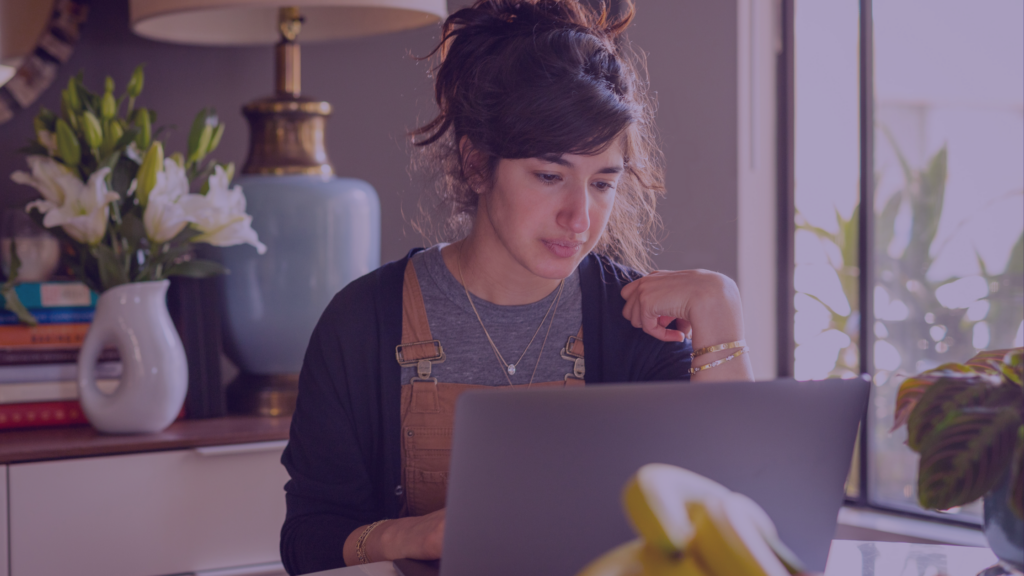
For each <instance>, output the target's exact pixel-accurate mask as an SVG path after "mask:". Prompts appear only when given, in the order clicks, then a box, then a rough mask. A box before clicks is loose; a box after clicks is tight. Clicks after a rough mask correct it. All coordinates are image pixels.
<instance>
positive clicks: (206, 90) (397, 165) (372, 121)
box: [0, 0, 737, 278]
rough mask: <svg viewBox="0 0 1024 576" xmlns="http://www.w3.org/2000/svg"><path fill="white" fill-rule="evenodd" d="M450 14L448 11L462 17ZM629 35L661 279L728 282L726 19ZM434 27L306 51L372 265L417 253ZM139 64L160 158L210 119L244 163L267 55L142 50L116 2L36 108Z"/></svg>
mask: <svg viewBox="0 0 1024 576" xmlns="http://www.w3.org/2000/svg"><path fill="white" fill-rule="evenodd" d="M463 3H464V2H462V1H453V2H452V5H453V6H455V5H461V4H463ZM639 4H640V5H639V7H638V17H637V19H636V23H635V25H634V27H633V28H632V29H631V30H630V34H629V35H630V38H631V39H632V41H633V42H634V44H635V45H636V46H638V47H639V48H641V49H642V50H643V51H644V52H646V53H647V54H648V66H649V72H650V79H651V90H652V91H653V92H654V93H656V95H657V100H658V106H659V107H658V114H657V123H658V129H659V132H660V135H661V138H662V140H663V142H664V150H665V155H666V161H667V165H668V186H669V194H668V197H667V198H666V200H665V201H664V202H663V203H662V205H661V210H660V212H661V215H662V217H663V218H664V220H665V225H666V230H665V238H664V242H663V245H664V250H663V252H662V253H661V254H660V255H659V256H658V257H657V264H658V266H659V267H661V268H666V269H680V268H694V267H702V268H709V269H714V270H718V271H720V272H723V273H725V274H728V275H730V276H732V277H734V278H735V277H736V275H737V254H736V252H737V233H736V228H737V202H736V198H737V192H736V190H737V161H736V155H737V144H736V142H737V120H736V113H737V71H736V59H737V49H736V46H737V37H736V34H737V32H736V21H737V9H736V4H735V3H734V2H720V1H715V0H685V1H681V0H639ZM437 33H438V28H437V27H431V28H427V29H420V30H413V31H409V32H401V33H395V34H390V35H385V36H379V37H374V38H365V39H359V40H350V41H338V42H332V43H326V44H306V45H304V46H303V70H304V78H303V87H304V94H306V95H310V96H315V97H318V98H322V99H324V100H327V101H329V102H331V103H332V104H333V105H334V107H335V113H334V116H333V117H332V119H331V120H330V121H329V131H328V139H327V146H328V151H329V154H330V157H331V159H332V161H333V163H334V165H335V168H336V171H337V173H338V174H340V175H345V176H353V177H357V178H362V179H365V180H367V181H368V182H370V183H371V184H372V185H373V186H374V187H375V188H376V189H377V191H378V193H379V194H380V198H381V207H382V219H383V222H382V230H383V238H382V259H383V261H389V260H393V259H396V258H399V257H401V256H402V255H403V254H404V253H405V252H406V251H407V250H408V249H409V248H410V247H413V246H416V245H419V244H420V243H421V242H420V239H419V237H418V235H417V234H416V233H415V232H414V231H413V230H412V229H411V227H410V226H409V224H408V222H407V218H406V217H405V216H404V214H406V213H408V214H412V213H413V210H414V209H415V207H416V199H417V188H416V185H415V183H414V182H413V180H412V179H411V177H410V175H409V172H408V165H409V161H408V144H407V142H408V138H407V137H406V133H407V131H408V130H410V129H411V128H413V127H415V126H416V125H417V123H418V122H422V121H424V120H427V119H429V118H430V117H431V116H432V113H433V110H434V107H433V102H432V98H431V93H430V88H431V86H430V81H429V79H428V78H427V74H426V71H427V67H426V64H425V63H422V62H417V61H416V60H415V59H414V58H412V56H411V55H410V54H415V55H423V54H426V53H427V52H429V50H430V49H431V48H432V47H433V44H434V43H435V42H436V41H437ZM140 62H142V63H145V64H146V86H145V91H144V92H143V96H142V98H141V99H140V102H139V103H140V105H143V106H147V107H150V108H154V109H156V110H157V111H158V112H159V118H158V124H175V125H177V129H176V130H175V131H174V132H173V133H172V135H171V136H170V138H169V142H168V144H169V146H168V147H169V149H171V150H173V149H182V148H184V140H185V137H186V135H187V130H188V126H189V124H190V122H191V119H192V116H193V115H194V114H195V112H196V111H198V110H199V109H200V108H202V107H204V106H213V107H215V108H216V109H217V110H218V112H219V113H220V115H221V117H222V118H223V119H224V120H225V122H226V123H227V131H226V133H225V136H224V139H223V141H222V144H221V148H220V149H219V150H218V152H217V154H216V156H217V158H218V159H220V160H222V161H227V160H231V161H234V162H235V163H236V164H239V165H240V164H241V163H242V161H243V160H244V156H245V153H246V150H247V147H246V141H247V138H248V128H247V126H246V122H245V120H244V118H243V117H242V115H241V111H240V108H241V106H242V105H243V104H244V103H246V102H248V101H250V100H253V99H256V98H258V97H262V96H265V95H268V94H269V93H270V92H271V90H272V88H273V86H272V84H273V68H272V66H273V49H272V47H269V46H267V47H253V48H195V47H186V46H177V45H172V44H164V43H157V42H151V41H149V40H144V39H142V38H139V37H137V36H135V35H134V34H132V33H131V32H130V31H129V29H128V7H127V1H126V0H94V1H93V7H92V12H91V14H90V17H89V21H88V22H87V23H86V25H85V29H84V31H83V34H82V39H81V41H80V43H79V44H78V46H77V49H76V52H75V54H74V56H73V57H72V59H71V61H70V62H69V63H68V64H67V65H66V66H65V67H64V68H63V69H62V70H61V73H60V75H59V77H58V78H57V80H56V82H55V83H54V85H53V86H52V87H51V88H50V90H49V91H48V92H46V93H45V94H44V95H43V97H42V99H41V104H44V105H46V106H48V107H50V108H51V109H55V108H57V107H58V103H59V90H60V88H61V87H63V86H64V85H65V84H66V82H67V78H68V76H69V75H70V74H73V73H76V72H78V71H80V70H81V71H84V72H85V78H86V82H87V84H88V85H89V86H91V87H93V89H94V90H95V89H99V88H100V87H101V86H102V81H103V77H104V76H106V75H108V74H109V75H111V76H113V77H114V79H115V80H116V81H117V82H118V84H119V87H120V86H122V85H123V83H124V82H125V81H126V80H127V78H128V76H129V75H130V73H131V70H132V68H133V67H134V66H135V65H136V64H138V63H140ZM38 105H39V104H38V103H37V106H36V107H33V108H32V109H31V110H29V112H30V113H22V114H21V115H19V116H18V117H17V118H15V119H14V120H12V121H11V122H8V123H7V124H4V125H0V203H2V204H3V205H6V206H11V205H16V204H21V203H23V202H25V201H27V200H29V199H30V198H31V197H33V191H32V190H31V189H30V188H27V187H23V186H18V185H15V184H14V183H12V182H11V181H10V180H9V178H8V175H9V174H10V173H11V172H12V171H14V170H16V169H23V168H24V166H25V165H24V159H23V158H22V156H21V155H19V154H17V153H16V150H17V149H18V148H19V147H21V146H22V145H23V144H24V143H25V141H26V140H27V139H28V138H30V137H31V136H32V128H31V125H32V124H31V117H32V116H33V115H34V114H35V111H36V110H37V107H38Z"/></svg>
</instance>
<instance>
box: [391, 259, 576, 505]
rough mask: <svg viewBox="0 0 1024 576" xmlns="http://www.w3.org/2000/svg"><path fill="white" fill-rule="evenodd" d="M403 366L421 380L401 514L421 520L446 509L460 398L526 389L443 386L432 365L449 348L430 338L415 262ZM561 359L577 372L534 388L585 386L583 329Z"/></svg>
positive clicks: (411, 413) (405, 452) (400, 352)
mask: <svg viewBox="0 0 1024 576" xmlns="http://www.w3.org/2000/svg"><path fill="white" fill-rule="evenodd" d="M395 356H396V357H397V359H398V363H399V364H401V365H402V366H415V367H416V372H417V376H415V377H414V378H413V379H412V382H411V383H410V384H403V385H402V485H403V493H404V496H405V505H404V506H403V508H402V516H422V515H424V514H429V513H431V512H434V511H435V510H440V509H441V508H444V505H445V496H446V491H447V489H448V463H449V460H450V458H451V448H452V427H453V426H454V420H455V400H456V399H457V398H458V396H459V394H461V393H463V392H465V391H466V390H509V389H511V388H515V389H523V388H528V387H530V386H531V385H526V386H522V385H520V386H514V387H509V386H486V385H479V384H452V383H448V382H438V381H437V378H433V377H431V376H430V370H431V366H432V365H433V364H440V363H441V362H444V360H445V356H444V348H443V347H442V346H441V343H440V342H439V341H437V340H434V338H433V337H432V336H431V335H430V324H429V322H428V321H427V311H426V308H425V307H424V305H423V295H422V294H421V293H420V285H419V281H418V280H417V279H416V270H415V268H414V266H413V263H412V261H411V260H410V261H409V263H408V264H407V265H406V267H405V280H404V286H403V288H402V344H401V345H399V346H398V347H396V348H395ZM562 357H563V358H566V359H571V360H574V361H575V363H574V364H573V373H572V374H566V375H565V379H564V380H560V381H555V382H539V383H538V382H534V383H533V384H532V386H537V387H542V386H544V387H554V386H582V385H583V383H584V382H583V377H584V375H585V371H584V364H583V327H580V330H579V332H578V333H577V335H576V336H570V337H569V340H568V342H567V343H566V345H565V348H563V349H562Z"/></svg>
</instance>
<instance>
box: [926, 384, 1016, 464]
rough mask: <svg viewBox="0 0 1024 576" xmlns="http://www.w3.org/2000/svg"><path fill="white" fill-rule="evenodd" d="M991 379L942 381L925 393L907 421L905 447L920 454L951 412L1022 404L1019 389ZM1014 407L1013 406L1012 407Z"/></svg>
mask: <svg viewBox="0 0 1024 576" xmlns="http://www.w3.org/2000/svg"><path fill="white" fill-rule="evenodd" d="M996 382H997V384H993V383H992V379H991V377H986V376H985V375H981V374H978V375H975V376H973V377H969V378H951V377H942V378H940V379H939V380H938V382H936V383H935V384H933V385H932V386H931V387H929V388H928V389H927V390H925V391H924V394H922V395H921V400H920V401H919V402H918V404H917V406H916V407H915V408H914V410H913V411H912V412H911V413H910V418H909V419H908V420H907V445H908V446H910V449H911V450H914V451H915V452H921V451H922V450H923V446H924V445H925V444H926V443H927V442H928V441H929V436H931V435H932V433H933V431H935V430H937V429H938V428H939V427H940V426H941V425H942V423H943V422H945V421H946V419H947V418H948V417H949V414H951V413H952V412H953V411H956V410H963V409H967V408H996V407H1002V406H1007V405H1016V404H1019V403H1021V402H1024V397H1022V394H1021V389H1020V387H1019V386H1014V385H1012V384H1007V383H1005V382H1003V381H1002V380H1000V379H996ZM1015 403H1016V404H1015Z"/></svg>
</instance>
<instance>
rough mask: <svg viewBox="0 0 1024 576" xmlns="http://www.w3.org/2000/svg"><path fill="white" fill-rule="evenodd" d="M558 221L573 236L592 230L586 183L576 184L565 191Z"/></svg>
mask: <svg viewBox="0 0 1024 576" xmlns="http://www.w3.org/2000/svg"><path fill="white" fill-rule="evenodd" d="M556 221H557V223H558V225H559V226H561V227H562V228H564V229H566V230H568V231H570V232H572V233H573V234H582V233H584V232H586V231H587V230H589V229H590V196H589V195H588V194H587V186H586V183H585V182H580V183H574V184H573V185H572V186H570V187H567V188H566V189H565V194H564V196H563V198H562V205H561V206H560V207H559V211H558V216H557V219H556Z"/></svg>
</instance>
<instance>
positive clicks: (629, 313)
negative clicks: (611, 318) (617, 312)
mask: <svg viewBox="0 0 1024 576" xmlns="http://www.w3.org/2000/svg"><path fill="white" fill-rule="evenodd" d="M635 303H636V299H634V298H626V304H625V305H624V306H623V307H622V316H623V317H625V318H626V320H630V319H632V318H633V306H634V304H635Z"/></svg>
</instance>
